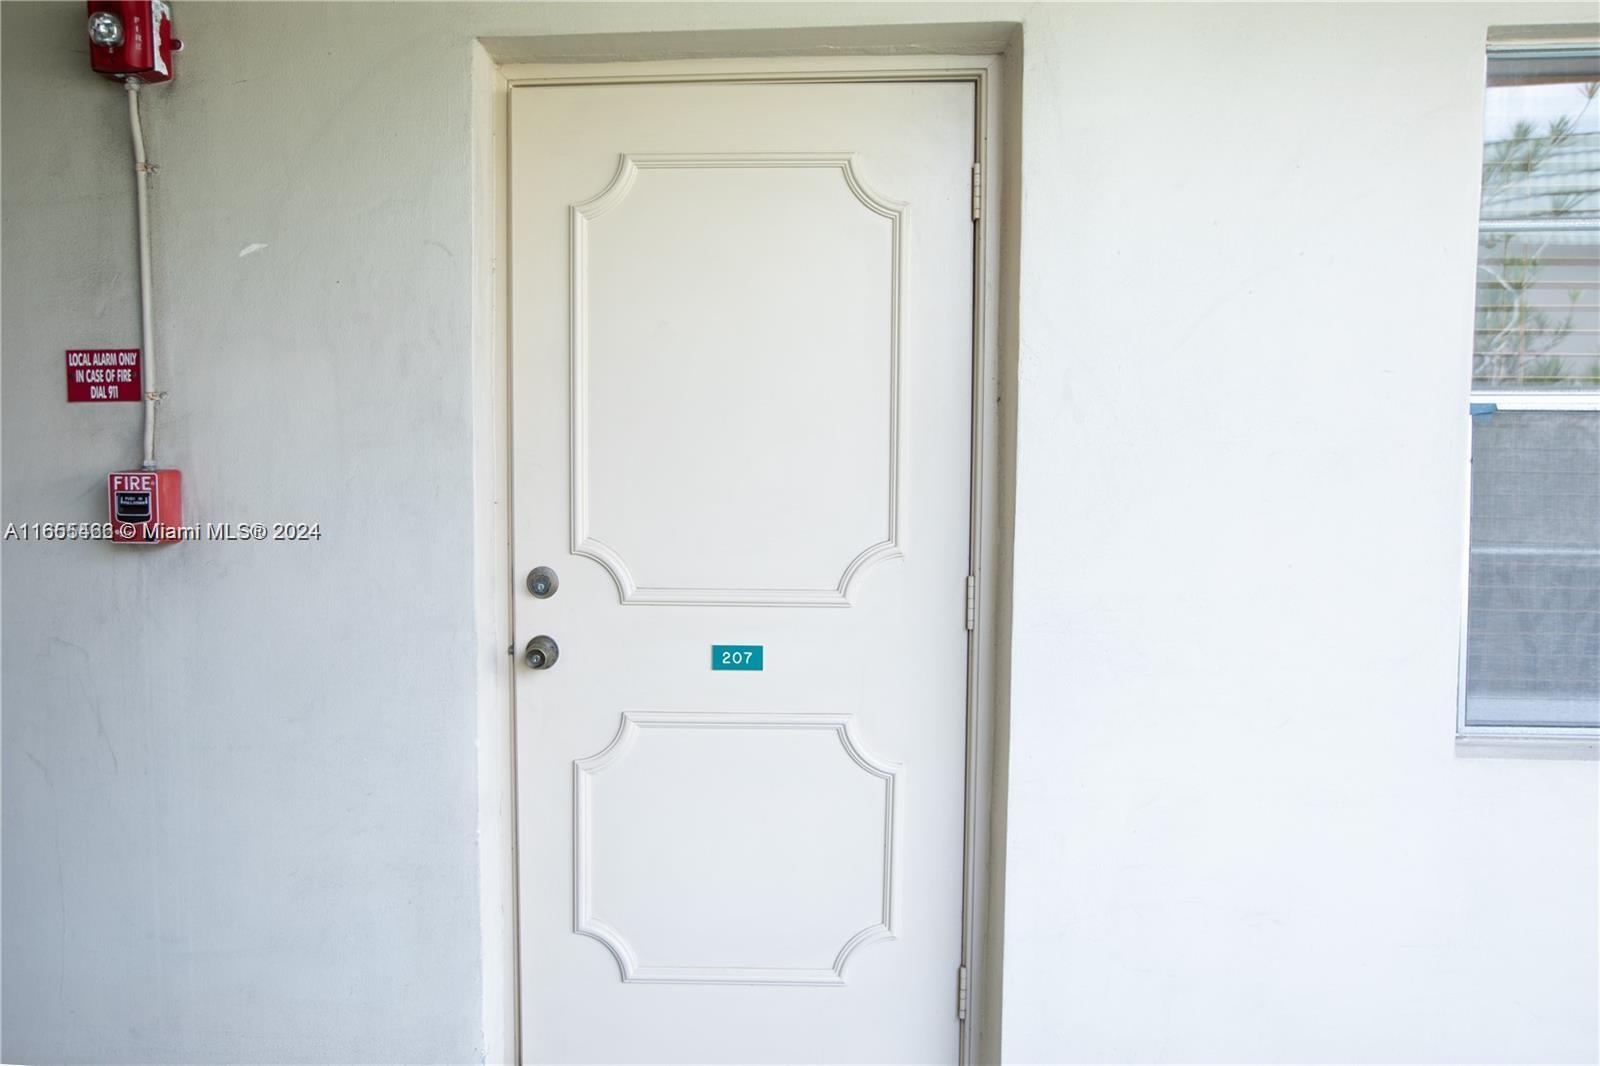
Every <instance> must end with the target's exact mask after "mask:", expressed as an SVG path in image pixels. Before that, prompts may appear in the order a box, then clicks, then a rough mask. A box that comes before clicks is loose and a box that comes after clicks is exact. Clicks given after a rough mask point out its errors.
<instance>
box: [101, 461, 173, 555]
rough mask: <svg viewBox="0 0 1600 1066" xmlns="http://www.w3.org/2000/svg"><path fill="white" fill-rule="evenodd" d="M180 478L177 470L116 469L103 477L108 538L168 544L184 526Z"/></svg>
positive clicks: (138, 542)
mask: <svg viewBox="0 0 1600 1066" xmlns="http://www.w3.org/2000/svg"><path fill="white" fill-rule="evenodd" d="M182 489H183V475H182V474H180V473H179V472H178V471H176V470H119V471H118V472H117V473H115V474H111V475H110V476H108V477H107V478H106V502H107V504H108V506H109V509H110V511H111V539H112V541H113V542H114V543H117V544H170V543H171V542H172V541H174V540H178V539H179V537H180V534H179V528H178V527H180V526H182V525H183V492H182Z"/></svg>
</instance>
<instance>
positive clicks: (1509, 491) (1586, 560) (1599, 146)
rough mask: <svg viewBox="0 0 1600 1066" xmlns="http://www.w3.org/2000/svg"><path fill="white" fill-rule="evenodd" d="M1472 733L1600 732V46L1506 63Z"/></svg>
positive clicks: (1498, 70) (1489, 315) (1485, 243)
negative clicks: (1598, 47) (1594, 730)
mask: <svg viewBox="0 0 1600 1066" xmlns="http://www.w3.org/2000/svg"><path fill="white" fill-rule="evenodd" d="M1486 100H1487V103H1486V108H1485V114H1484V148H1483V198H1482V207H1481V211H1480V222H1479V234H1478V236H1479V242H1478V243H1479V251H1478V276H1477V301H1476V322H1475V323H1474V333H1473V358H1472V391H1473V397H1472V398H1473V408H1472V412H1471V414H1472V495H1471V537H1470V552H1469V559H1468V578H1467V626H1466V648H1465V655H1464V663H1465V684H1464V685H1463V692H1462V709H1461V719H1460V721H1461V725H1462V729H1463V731H1464V732H1466V733H1472V732H1475V731H1476V732H1496V731H1510V732H1523V733H1539V732H1541V731H1550V730H1562V731H1564V732H1571V731H1579V732H1583V731H1587V730H1591V729H1597V730H1600V49H1588V50H1581V49H1572V48H1567V49H1563V50H1560V51H1545V52H1541V51H1537V50H1531V51H1530V50H1525V51H1519V52H1505V53H1500V54H1494V55H1491V56H1490V59H1489V83H1488V90H1487V96H1486Z"/></svg>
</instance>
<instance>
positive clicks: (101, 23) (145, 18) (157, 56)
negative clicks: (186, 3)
mask: <svg viewBox="0 0 1600 1066" xmlns="http://www.w3.org/2000/svg"><path fill="white" fill-rule="evenodd" d="M182 50H183V42H181V41H175V40H173V39H172V9H171V8H169V7H168V6H167V5H166V4H165V3H164V2H163V0H89V63H90V65H91V66H93V67H94V69H95V73H97V74H104V75H105V76H106V77H108V78H116V79H117V80H119V81H120V80H125V79H128V78H133V79H137V80H138V81H143V82H158V81H168V80H169V79H171V77H172V53H173V52H178V51H182Z"/></svg>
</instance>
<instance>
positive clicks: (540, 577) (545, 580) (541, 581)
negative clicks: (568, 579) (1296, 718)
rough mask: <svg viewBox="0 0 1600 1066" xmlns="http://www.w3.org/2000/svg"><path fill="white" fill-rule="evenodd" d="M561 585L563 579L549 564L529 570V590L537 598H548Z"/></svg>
mask: <svg viewBox="0 0 1600 1066" xmlns="http://www.w3.org/2000/svg"><path fill="white" fill-rule="evenodd" d="M560 587H561V581H560V580H559V579H558V578H557V577H556V572H555V571H554V570H552V569H550V568H549V567H548V566H536V567H534V568H533V569H532V570H529V571H528V591H529V592H531V593H533V595H534V597H535V598H536V599H541V600H548V599H549V598H550V597H551V596H554V595H555V594H556V589H558V588H560Z"/></svg>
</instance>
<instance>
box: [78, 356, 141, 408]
mask: <svg viewBox="0 0 1600 1066" xmlns="http://www.w3.org/2000/svg"><path fill="white" fill-rule="evenodd" d="M142 396H143V394H142V391H141V385H140V374H139V349H137V348H68V349H67V402H68V403H120V402H122V401H125V400H138V399H141V398H142Z"/></svg>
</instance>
